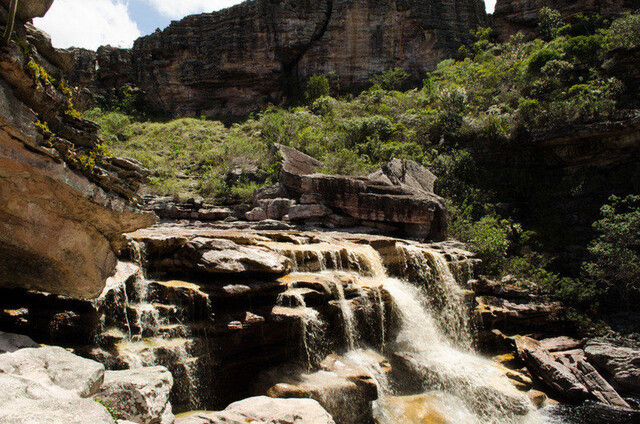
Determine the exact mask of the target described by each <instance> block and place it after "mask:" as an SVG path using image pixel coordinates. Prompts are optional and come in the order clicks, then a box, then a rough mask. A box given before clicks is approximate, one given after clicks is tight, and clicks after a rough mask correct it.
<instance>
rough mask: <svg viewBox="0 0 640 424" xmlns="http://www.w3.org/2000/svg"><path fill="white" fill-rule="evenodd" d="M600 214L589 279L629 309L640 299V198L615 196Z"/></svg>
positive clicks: (592, 244) (590, 249) (592, 249)
mask: <svg viewBox="0 0 640 424" xmlns="http://www.w3.org/2000/svg"><path fill="white" fill-rule="evenodd" d="M600 212H601V219H600V220H598V221H596V222H595V223H594V224H593V227H594V229H595V231H596V234H597V237H596V239H595V240H594V241H593V242H592V243H591V244H590V245H589V253H590V261H589V262H587V263H586V264H585V266H584V272H585V275H586V279H587V280H589V281H590V282H591V283H592V284H593V285H594V286H596V287H599V288H600V290H602V291H603V292H604V293H605V294H607V295H609V297H610V298H611V299H614V301H615V300H617V299H622V300H623V301H624V302H625V304H626V307H627V308H628V307H630V301H631V300H635V301H636V302H637V301H638V300H640V196H635V195H630V196H628V197H625V198H624V199H622V198H619V197H616V196H612V197H611V198H610V199H609V203H608V204H606V205H604V206H603V207H602V209H601V210H600ZM619 306H620V305H618V307H619Z"/></svg>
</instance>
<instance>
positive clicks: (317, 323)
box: [276, 282, 326, 368]
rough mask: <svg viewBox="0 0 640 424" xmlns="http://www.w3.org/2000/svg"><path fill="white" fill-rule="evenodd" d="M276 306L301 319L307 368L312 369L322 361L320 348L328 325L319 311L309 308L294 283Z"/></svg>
mask: <svg viewBox="0 0 640 424" xmlns="http://www.w3.org/2000/svg"><path fill="white" fill-rule="evenodd" d="M276 304H277V305H279V306H280V307H281V308H287V309H291V310H292V312H291V313H292V314H293V315H294V316H297V317H298V318H299V321H300V325H301V327H302V328H301V333H302V348H303V350H304V353H305V359H306V362H307V367H308V368H311V367H312V366H313V365H314V364H315V363H318V362H319V361H320V360H321V359H322V358H321V357H320V356H321V355H320V354H319V351H320V348H319V346H320V344H321V342H322V340H323V338H324V333H325V329H326V323H325V322H324V321H323V320H322V319H321V317H320V314H319V313H318V311H316V310H315V309H313V308H310V307H308V306H307V302H306V300H305V298H304V296H303V294H302V293H301V292H300V291H299V290H298V288H296V287H294V283H292V282H289V283H287V290H285V291H284V292H282V293H280V294H279V295H278V298H277V300H276Z"/></svg>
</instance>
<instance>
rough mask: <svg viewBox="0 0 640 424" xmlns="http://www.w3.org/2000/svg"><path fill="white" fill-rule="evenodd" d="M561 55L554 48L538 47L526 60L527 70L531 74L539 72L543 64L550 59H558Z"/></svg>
mask: <svg viewBox="0 0 640 424" xmlns="http://www.w3.org/2000/svg"><path fill="white" fill-rule="evenodd" d="M561 57H562V56H561V55H560V53H558V52H557V51H555V50H551V49H548V48H544V49H540V50H538V51H537V52H535V53H534V54H532V55H531V56H530V57H529V59H528V60H527V70H528V71H529V73H531V74H534V75H536V74H540V71H541V70H542V68H543V66H545V65H546V64H547V62H549V61H552V60H559V59H560V58H561Z"/></svg>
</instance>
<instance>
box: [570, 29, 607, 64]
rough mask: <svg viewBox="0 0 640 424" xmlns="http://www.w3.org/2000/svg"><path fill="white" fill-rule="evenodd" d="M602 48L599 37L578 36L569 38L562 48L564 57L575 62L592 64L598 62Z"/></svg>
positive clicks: (602, 42)
mask: <svg viewBox="0 0 640 424" xmlns="http://www.w3.org/2000/svg"><path fill="white" fill-rule="evenodd" d="M603 48H604V37H602V36H601V35H589V36H587V35H580V36H578V37H573V38H569V39H568V40H567V41H566V43H565V46H564V51H565V53H566V55H567V56H568V57H570V58H572V59H574V60H575V61H576V62H581V63H589V64H593V63H596V62H597V61H598V59H599V58H600V56H601V54H602V51H603Z"/></svg>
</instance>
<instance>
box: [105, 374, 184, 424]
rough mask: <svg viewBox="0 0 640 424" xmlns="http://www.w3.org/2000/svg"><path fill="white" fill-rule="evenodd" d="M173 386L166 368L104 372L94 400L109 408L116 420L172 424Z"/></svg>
mask: <svg viewBox="0 0 640 424" xmlns="http://www.w3.org/2000/svg"><path fill="white" fill-rule="evenodd" d="M172 386H173V377H172V376H171V373H170V372H169V371H168V370H167V369H166V368H165V367H146V368H135V369H129V370H123V371H107V372H106V373H105V377H104V384H103V385H102V387H101V388H100V391H99V392H98V393H97V394H96V395H95V397H96V398H99V399H101V400H102V401H105V402H107V403H108V404H109V405H111V407H112V408H114V409H115V410H116V412H117V413H118V417H119V418H122V419H126V420H129V421H133V422H136V423H138V424H171V423H172V422H173V414H172V412H171V404H170V403H169V393H170V392H171V388H172Z"/></svg>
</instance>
